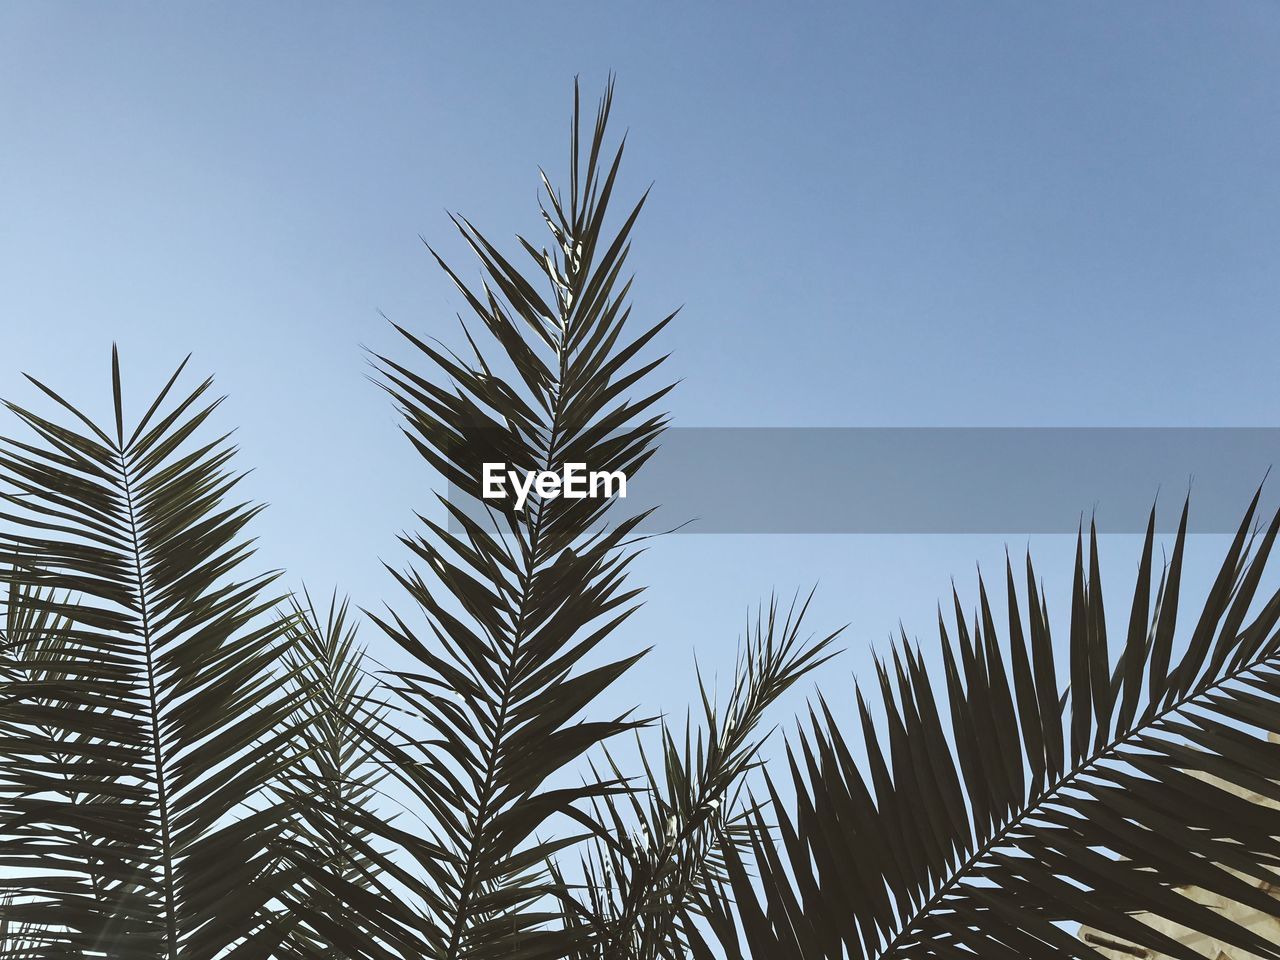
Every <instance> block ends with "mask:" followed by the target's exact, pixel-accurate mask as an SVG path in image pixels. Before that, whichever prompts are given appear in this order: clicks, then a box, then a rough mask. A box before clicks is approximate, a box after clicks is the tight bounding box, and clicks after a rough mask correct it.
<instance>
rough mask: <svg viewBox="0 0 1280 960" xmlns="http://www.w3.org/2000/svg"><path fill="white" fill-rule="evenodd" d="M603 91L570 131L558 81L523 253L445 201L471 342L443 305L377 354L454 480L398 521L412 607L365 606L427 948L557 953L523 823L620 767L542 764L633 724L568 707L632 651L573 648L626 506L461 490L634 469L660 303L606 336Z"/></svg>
mask: <svg viewBox="0 0 1280 960" xmlns="http://www.w3.org/2000/svg"><path fill="white" fill-rule="evenodd" d="M611 97H612V90H610V91H609V92H608V93H607V94H606V95H605V97H604V99H603V100H602V102H601V105H600V108H599V110H598V112H597V114H596V117H595V123H594V128H592V129H589V130H587V131H585V132H584V131H583V129H582V127H583V122H582V116H581V111H580V109H579V105H578V100H577V95H576V91H575V103H574V116H573V128H572V136H571V145H570V147H571V149H570V175H569V187H568V190H567V193H566V194H565V195H564V196H561V195H560V194H559V193H557V192H556V191H555V190H554V189H553V188H552V187H551V186H550V183H549V181H548V180H547V178H546V177H545V175H544V177H543V183H544V186H545V187H546V190H547V194H546V202H545V205H544V207H543V216H544V218H545V221H546V223H547V226H548V228H549V230H550V233H551V239H552V241H553V243H552V245H551V247H550V249H544V248H542V247H540V246H537V245H535V244H534V243H532V242H529V241H527V240H524V239H521V240H520V246H521V253H520V258H519V259H524V258H526V257H527V258H528V259H527V261H526V263H529V264H531V266H529V267H527V268H525V269H522V268H521V267H518V266H517V265H516V264H515V263H513V262H512V261H511V260H508V259H507V258H506V257H505V256H504V255H503V254H501V253H500V252H499V251H498V250H497V248H496V247H495V246H494V245H493V244H491V243H490V242H489V241H488V240H487V239H485V237H484V236H483V235H482V234H481V233H480V232H479V231H477V230H476V229H475V228H474V227H473V226H472V225H471V224H470V223H469V222H467V221H466V220H465V219H462V218H460V217H455V218H454V223H455V225H456V226H457V228H458V230H459V231H460V232H461V235H462V237H463V239H464V240H465V242H466V243H467V244H468V246H469V247H470V249H471V251H472V252H473V253H474V254H475V256H476V257H477V259H478V260H479V262H480V266H481V270H482V272H483V276H484V280H483V282H482V283H481V285H480V287H479V288H478V289H472V288H469V287H468V286H467V285H466V284H464V283H463V282H462V281H461V280H460V279H459V278H458V276H457V274H456V273H454V272H453V271H452V270H451V269H450V268H449V267H448V266H447V265H445V263H444V261H443V260H440V259H439V258H438V257H437V260H439V262H440V265H441V266H442V267H443V268H444V269H445V271H446V272H447V273H448V275H449V276H450V277H451V278H453V280H454V281H455V283H456V284H457V287H458V290H459V291H460V293H461V295H462V297H463V299H464V300H465V301H466V303H467V307H468V310H469V312H470V313H471V314H472V315H473V316H474V318H475V319H477V320H478V321H479V323H480V325H482V326H483V328H484V330H485V331H486V333H487V337H488V341H487V342H488V343H489V345H490V351H489V352H490V354H491V355H490V356H487V357H486V356H484V355H483V354H482V352H481V350H480V348H479V347H478V346H477V344H476V342H475V340H474V339H473V337H472V333H471V332H470V331H469V330H467V328H466V326H465V324H464V332H465V335H466V340H467V343H468V345H469V358H464V357H462V356H458V355H455V354H453V353H451V352H449V351H447V350H445V349H444V348H443V347H437V346H436V345H434V344H432V343H428V342H426V341H424V340H422V339H420V338H418V337H415V336H414V335H413V334H411V333H409V332H408V331H406V330H403V329H400V332H401V333H402V334H403V335H404V336H405V338H406V339H407V340H408V341H409V343H410V344H412V346H413V347H414V349H415V351H416V354H417V356H418V357H419V358H420V359H425V360H426V361H428V362H429V363H430V365H431V366H432V367H433V369H434V374H429V375H423V374H420V373H418V372H415V370H413V369H412V367H411V366H410V365H408V364H406V363H401V362H399V361H397V360H394V359H391V358H388V357H385V356H379V357H378V358H377V364H378V367H379V370H380V371H381V375H382V378H383V383H384V385H385V386H386V388H387V389H388V391H389V392H390V393H391V395H392V396H393V397H394V398H395V401H396V403H397V404H398V406H399V407H400V409H401V410H402V412H403V415H404V418H405V425H404V431H405V433H406V435H407V436H408V437H409V439H410V440H411V442H412V443H413V444H414V446H415V448H416V449H417V450H418V451H419V452H420V453H421V455H422V456H423V457H424V458H425V459H426V461H427V462H428V463H429V464H430V465H431V466H432V467H434V468H435V469H436V470H437V471H438V472H439V473H440V475H441V476H442V477H443V478H444V479H445V480H446V481H447V482H448V483H449V484H451V485H452V486H453V487H454V488H455V489H454V493H453V495H452V496H451V497H448V498H445V497H441V500H442V502H443V504H444V508H445V511H446V514H447V516H448V521H449V522H448V524H443V523H438V522H436V521H433V520H429V519H427V518H421V519H422V523H423V524H424V525H425V528H426V530H425V532H424V533H422V534H419V535H405V536H404V537H403V542H404V543H405V545H406V546H407V547H408V548H409V549H410V550H411V551H412V553H413V554H414V556H415V559H416V561H417V562H418V563H419V564H420V567H421V571H419V570H418V569H409V570H405V571H393V573H394V574H395V576H396V578H397V579H398V581H399V583H400V584H401V585H402V586H403V587H404V588H405V590H406V591H407V592H408V594H409V595H410V597H411V598H412V599H413V600H414V601H415V603H416V606H417V612H416V613H415V614H414V616H413V617H402V616H401V615H399V614H396V613H394V612H391V611H388V612H386V613H384V614H381V615H376V616H375V617H374V618H375V619H376V621H377V622H378V623H379V624H380V625H381V627H382V629H383V630H385V631H386V633H387V634H388V636H390V637H391V638H392V639H393V640H395V642H396V643H397V644H398V645H399V647H400V648H401V649H402V650H403V651H404V652H405V653H406V654H407V655H408V656H409V657H410V658H411V660H412V662H413V666H412V668H410V669H404V670H400V671H396V672H393V673H392V674H390V675H389V677H388V684H389V686H390V688H391V689H392V690H393V691H394V694H395V696H396V698H397V710H398V711H399V714H398V721H397V722H398V723H399V722H400V719H401V718H403V719H404V723H403V727H402V729H401V730H400V731H399V735H398V736H396V737H394V738H392V737H387V738H383V741H382V743H381V750H382V752H383V754H384V756H385V758H386V761H387V763H388V764H389V769H390V770H391V772H392V773H393V775H394V776H395V778H396V780H397V781H398V783H399V785H400V788H399V789H400V790H401V791H402V792H403V793H404V794H406V795H407V796H409V797H411V798H413V799H414V800H415V801H416V803H417V805H418V808H419V810H420V811H421V812H422V814H423V816H424V819H426V820H427V821H429V822H430V823H432V824H433V825H434V830H433V832H432V833H431V835H430V836H428V837H425V838H424V837H421V836H416V835H414V834H413V833H411V832H405V833H400V834H396V835H394V836H395V840H396V842H397V843H398V844H400V845H401V846H402V848H403V849H404V851H405V853H406V854H407V856H408V858H409V860H410V861H411V862H412V864H413V867H414V869H412V870H406V871H405V872H404V873H403V874H402V875H400V876H399V878H398V879H399V881H400V882H403V883H404V884H406V886H407V888H408V889H409V890H410V892H412V893H413V894H414V895H416V896H417V897H418V899H419V901H420V902H421V904H422V907H423V911H424V918H425V921H426V922H425V925H424V933H423V944H422V947H421V953H422V954H423V955H426V956H431V957H444V958H451V960H452V958H461V957H468V958H481V957H488V956H498V955H501V956H504V957H506V956H511V955H513V954H518V955H520V956H522V957H529V958H535V957H562V956H564V955H565V952H566V949H567V944H569V943H570V942H571V940H572V936H573V934H572V931H564V930H557V929H554V928H553V927H552V926H549V925H548V921H550V920H552V919H553V918H554V914H553V913H552V912H549V911H548V910H547V909H546V908H545V907H544V906H543V905H542V901H544V899H545V898H546V897H547V896H548V894H550V893H554V889H555V884H554V883H553V882H552V881H551V880H550V879H549V877H548V876H547V874H546V871H545V869H544V868H543V865H544V864H545V863H546V862H547V860H548V858H549V857H550V856H551V855H552V854H553V853H554V852H555V851H556V850H558V849H562V847H563V846H564V845H565V844H567V843H570V842H572V841H573V837H572V836H569V837H561V838H560V839H556V840H550V839H537V838H535V833H536V832H537V831H539V830H540V829H541V828H542V827H543V826H544V824H546V823H547V822H548V820H549V819H551V818H553V817H556V816H557V815H565V816H568V817H571V818H578V819H583V818H584V817H585V815H584V814H583V813H581V812H580V806H581V803H582V802H583V801H586V800H589V799H590V798H592V797H598V796H601V795H604V794H606V793H608V792H609V791H611V790H616V789H619V786H618V785H616V784H609V783H596V782H593V783H588V784H586V785H580V786H567V787H562V786H555V787H552V786H549V785H548V781H549V780H550V779H551V778H552V777H553V776H554V775H555V774H556V773H557V771H560V770H561V769H562V768H564V767H565V766H566V765H567V764H569V763H571V762H572V761H573V760H574V759H575V758H577V757H579V756H581V755H582V754H584V753H585V752H586V751H588V750H589V749H591V748H592V747H593V746H595V745H596V744H598V743H600V742H602V741H604V740H606V739H608V738H609V737H612V736H614V735H616V734H617V733H620V732H622V731H625V730H628V729H631V728H633V727H634V725H635V721H634V720H631V719H629V718H628V717H627V716H625V715H607V716H605V717H604V718H600V719H594V718H593V719H590V720H586V721H583V722H577V718H578V717H579V716H580V714H582V713H583V711H584V710H586V708H587V707H588V706H589V705H590V704H591V702H592V701H593V700H594V699H595V698H596V697H597V696H598V695H599V694H600V693H601V692H602V691H603V690H604V689H605V688H606V687H608V686H609V685H610V684H611V683H612V682H613V681H614V680H615V679H616V678H617V677H618V676H619V675H620V674H621V673H622V672H623V671H624V670H625V669H626V668H627V667H628V666H629V665H630V664H631V663H632V662H633V661H634V659H635V658H634V657H629V658H626V659H621V660H616V659H615V660H606V661H605V662H604V664H603V665H600V666H595V667H592V668H590V669H587V668H583V667H581V666H580V664H581V662H582V661H583V659H584V658H585V657H587V656H588V655H589V654H591V652H592V651H593V650H595V649H596V648H598V647H599V645H600V644H601V643H602V641H604V640H605V639H606V638H607V637H608V636H609V635H610V633H611V632H612V631H613V630H614V629H615V628H616V627H617V626H618V624H620V623H621V622H622V621H624V620H625V619H626V618H627V617H628V616H630V614H631V613H632V611H633V610H634V609H635V606H636V605H635V603H634V600H635V597H636V594H637V593H638V591H637V590H635V589H632V588H629V587H627V586H626V582H625V579H626V572H627V569H628V566H629V565H630V563H631V560H632V558H633V556H634V549H633V548H631V547H630V546H629V544H630V543H631V542H632V540H634V538H635V531H636V527H637V524H638V523H639V522H640V520H641V518H640V517H638V516H631V517H627V518H625V519H622V520H621V521H618V522H611V520H612V514H613V512H614V508H613V506H612V503H611V501H610V500H608V499H604V498H588V499H581V500H575V499H568V498H543V497H539V496H537V495H536V493H535V495H534V496H533V497H532V498H531V500H530V503H529V505H528V506H527V508H526V509H524V510H517V509H516V505H515V503H514V502H513V501H512V500H510V499H508V500H507V501H504V502H495V501H489V502H487V503H486V504H485V506H486V508H487V509H486V510H481V511H473V510H468V509H466V502H467V498H468V497H470V498H472V502H474V503H479V502H480V497H479V494H480V492H481V481H482V477H483V464H484V463H486V462H504V463H506V464H508V465H510V467H511V468H512V469H542V470H549V471H556V472H559V471H560V470H561V469H562V468H563V465H564V464H567V463H581V464H587V465H588V466H589V469H591V470H609V471H614V470H621V471H624V472H625V473H626V475H627V476H628V477H634V475H635V473H636V472H637V471H638V470H639V469H640V467H641V465H642V464H643V463H644V462H645V461H646V460H647V459H648V457H649V456H650V454H651V453H652V452H653V450H654V442H655V440H656V439H657V437H658V435H659V434H660V433H661V431H662V429H663V426H664V423H665V420H664V418H663V417H662V416H661V415H658V414H655V413H653V412H652V410H653V408H654V405H655V404H656V403H657V402H658V401H659V399H660V398H661V397H662V396H663V395H664V394H665V393H666V388H663V389H657V390H653V391H643V392H642V393H641V394H640V395H639V396H638V397H635V398H631V397H630V396H629V395H628V392H629V391H631V390H632V389H633V388H636V387H638V386H639V385H640V384H641V382H642V380H643V379H644V378H645V376H646V375H647V374H648V373H650V372H651V371H652V370H653V368H654V367H655V366H656V365H657V364H658V363H659V362H660V361H658V360H654V361H649V362H640V361H638V360H637V359H636V358H637V356H638V355H639V354H640V352H641V351H642V349H643V348H644V347H645V346H646V345H647V344H648V343H649V342H650V341H651V340H652V338H653V337H654V336H655V335H656V334H657V333H658V331H659V330H661V329H662V327H663V326H664V325H665V324H666V323H667V322H668V320H670V317H668V318H667V319H666V320H663V321H661V322H660V323H658V324H656V325H654V326H652V327H650V328H648V329H647V330H645V331H643V332H642V333H640V334H639V336H636V337H633V338H631V339H627V338H626V337H625V336H624V329H625V328H626V326H627V321H628V319H629V312H630V311H629V307H628V306H627V303H626V298H627V294H628V290H629V288H630V281H625V282H624V281H623V280H621V279H620V278H621V276H622V270H623V269H624V265H625V262H626V258H627V253H628V249H629V238H630V234H631V229H632V226H633V224H634V223H635V220H636V217H637V216H638V214H639V212H640V207H641V206H642V205H643V200H642V201H641V202H640V203H639V204H637V205H636V206H635V207H634V208H632V209H631V211H630V212H629V213H628V214H627V215H626V216H625V217H624V218H623V219H622V221H621V223H620V224H619V225H618V226H616V227H612V226H611V223H610V219H609V217H608V214H609V211H610V203H611V201H612V199H613V193H614V188H615V184H616V179H617V175H618V169H619V164H620V161H621V157H622V149H621V147H619V148H618V149H617V151H616V152H615V153H614V154H613V156H612V159H610V158H609V157H608V156H606V153H605V142H606V126H607V123H608V118H609V111H610V103H611ZM418 617H421V619H423V620H425V624H426V626H425V627H421V626H416V625H415V623H414V622H412V621H414V620H415V618H418ZM411 718H416V720H417V721H418V723H417V725H416V726H415V725H414V724H413V723H412V722H411Z"/></svg>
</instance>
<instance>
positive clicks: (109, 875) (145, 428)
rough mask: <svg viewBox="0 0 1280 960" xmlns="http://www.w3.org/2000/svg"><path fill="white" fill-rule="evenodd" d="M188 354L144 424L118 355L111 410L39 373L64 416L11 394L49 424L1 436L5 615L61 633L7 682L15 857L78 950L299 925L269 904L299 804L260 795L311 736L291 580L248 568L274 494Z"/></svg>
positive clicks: (139, 950)
mask: <svg viewBox="0 0 1280 960" xmlns="http://www.w3.org/2000/svg"><path fill="white" fill-rule="evenodd" d="M183 367H185V361H184V364H183V366H182V367H179V369H178V371H177V372H176V373H175V374H174V375H173V376H172V377H171V378H170V380H169V381H168V383H166V385H165V386H164V388H163V389H162V390H161V391H160V393H159V395H158V396H157V397H156V398H155V399H154V401H153V402H152V403H150V404H149V405H148V407H147V408H146V411H145V413H144V414H143V416H142V417H141V418H140V419H139V420H138V421H137V422H136V423H129V424H128V426H126V423H127V417H126V412H125V406H124V399H123V388H122V384H121V375H120V365H119V358H118V356H117V355H116V354H115V353H114V352H113V356H112V402H111V410H112V417H111V420H110V422H108V423H107V424H106V425H99V424H98V423H96V422H95V421H94V420H93V418H91V417H90V416H89V415H87V414H85V413H83V412H81V411H80V410H79V409H77V408H76V407H74V406H73V405H72V404H70V403H69V402H68V401H66V400H64V399H63V398H62V397H61V396H60V395H59V394H57V393H56V392H54V391H53V390H52V389H50V388H48V387H46V386H44V385H43V384H41V383H39V382H38V381H34V380H33V381H32V382H33V383H35V385H36V386H37V387H39V389H40V390H41V391H42V392H43V393H44V394H45V396H46V399H48V400H51V401H53V403H54V404H55V405H56V407H57V409H58V413H59V414H60V416H59V417H57V418H46V417H44V416H40V415H38V414H36V413H34V412H31V411H29V410H28V409H26V408H25V407H20V406H18V405H16V404H13V403H9V404H7V406H8V409H9V410H10V411H12V412H13V413H14V414H16V416H17V417H18V419H19V420H20V421H22V423H23V424H24V425H25V426H26V427H27V428H28V429H29V431H30V432H31V433H32V434H33V435H34V437H33V439H30V440H20V439H7V440H5V441H4V442H3V449H2V450H0V503H3V505H4V506H3V508H0V522H3V523H4V524H5V527H6V529H5V531H4V540H5V541H6V543H7V545H8V549H7V550H6V556H5V562H6V566H7V569H8V576H9V579H10V581H11V584H10V589H9V595H8V602H9V608H10V610H9V613H10V617H11V618H12V617H13V616H14V613H15V610H16V611H17V614H18V616H19V617H26V618H27V621H28V623H35V624H41V623H42V624H43V626H39V627H38V628H37V629H36V630H35V632H36V633H37V634H45V637H44V639H43V640H40V641H37V642H36V643H34V644H29V645H28V646H27V647H26V648H25V649H26V651H28V652H25V653H24V652H22V651H21V649H20V650H19V652H18V654H17V655H18V657H19V660H18V662H17V663H16V666H17V667H18V668H19V669H22V670H25V671H26V674H27V682H26V683H25V684H20V685H19V686H18V687H17V688H16V689H15V688H13V687H10V689H9V691H8V693H7V694H6V704H5V707H4V710H5V714H6V716H7V718H8V720H7V722H6V726H5V731H4V733H5V740H4V745H3V749H0V757H2V762H3V770H0V791H2V794H3V795H2V796H0V811H3V821H2V822H0V864H3V866H4V867H5V868H6V869H7V870H9V871H11V872H12V873H16V874H17V879H15V880H7V881H6V885H7V887H8V888H9V889H10V890H12V891H13V892H14V896H15V900H17V901H20V902H22V903H24V904H27V905H28V908H27V909H28V911H29V912H30V916H29V917H27V918H26V919H28V920H29V921H30V922H31V923H34V924H36V925H37V926H39V927H41V928H44V929H61V930H64V931H65V932H66V936H65V938H64V942H65V944H66V945H67V947H68V948H69V949H71V950H73V951H74V952H75V955H76V956H85V957H91V956H110V957H113V958H121V960H130V958H147V960H154V958H166V960H176V958H184V960H186V958H201V957H214V956H219V955H223V951H228V950H230V951H234V952H233V953H229V954H226V955H236V956H240V955H244V956H249V955H263V953H262V952H263V951H264V950H269V949H270V947H271V944H273V943H274V942H276V941H278V940H279V939H281V938H283V937H284V936H285V935H286V934H287V932H288V931H287V924H282V923H278V922H272V921H271V919H270V914H269V913H268V912H267V911H266V909H265V908H266V905H267V904H268V902H269V901H270V900H271V899H272V897H273V895H274V894H275V892H276V890H277V889H278V886H279V885H280V884H281V883H282V882H283V880H282V874H281V872H280V871H279V870H278V869H277V867H278V861H279V857H278V853H277V851H275V850H274V848H273V842H274V840H275V839H276V838H277V837H278V836H279V835H280V834H281V832H282V831H283V830H284V827H285V824H286V823H287V822H288V816H289V814H288V811H287V810H285V809H284V808H283V806H275V807H266V808H264V809H262V810H259V811H257V812H254V813H251V812H250V811H249V809H248V807H247V806H246V805H247V803H248V802H249V801H250V800H252V799H254V798H259V797H261V796H263V795H264V792H265V790H266V788H267V785H268V784H269V783H270V782H271V781H272V780H273V778H274V777H275V776H276V775H277V773H278V772H279V770H280V768H281V767H282V765H283V764H284V763H285V762H286V761H287V758H288V757H290V756H291V755H293V754H294V753H295V745H294V743H293V738H294V734H293V732H292V725H291V724H289V723H288V718H289V717H290V716H291V715H292V714H293V713H294V711H295V709H296V706H295V703H294V699H295V698H294V697H291V696H290V695H289V694H288V691H287V689H286V685H287V683H288V682H289V678H288V676H287V675H286V674H284V673H283V672H282V671H280V670H278V669H277V662H278V659H279V657H280V655H281V652H282V650H283V649H284V647H285V645H286V638H285V637H284V636H282V634H281V629H280V626H279V624H278V622H277V620H276V619H275V618H274V617H272V616H270V614H271V610H272V607H273V606H274V605H275V604H276V602H277V601H278V599H279V598H278V597H276V596H273V595H271V594H269V593H268V591H269V589H270V587H271V584H272V582H273V581H274V579H275V576H276V575H275V574H273V573H266V574H253V573H249V574H246V573H245V572H244V567H245V563H246V561H247V560H248V559H249V557H250V555H251V553H252V546H251V544H252V541H250V540H247V539H245V537H244V530H245V528H246V526H247V524H248V523H249V522H250V521H251V520H252V518H253V516H254V515H255V514H256V513H257V511H258V508H257V507H254V506H252V505H249V504H245V503H240V502H237V501H236V500H235V499H234V491H235V488H236V484H237V483H238V481H239V479H240V477H239V475H238V474H237V473H236V472H234V470H233V469H232V468H231V461H232V457H233V452H234V451H233V448H232V447H231V446H230V445H229V444H228V443H227V442H226V438H225V436H222V437H217V436H214V437H212V438H202V433H203V429H204V427H205V424H206V422H207V421H208V420H209V418H210V416H211V414H213V412H214V410H215V408H216V407H217V406H218V404H219V402H220V401H218V400H210V399H209V398H208V391H209V387H210V385H211V381H209V380H205V381H203V382H201V383H200V384H199V385H197V386H195V387H194V388H193V389H190V390H189V391H187V392H185V393H183V394H175V393H174V391H175V388H176V387H177V385H178V383H179V380H180V375H181V373H182V370H183ZM55 622H56V623H57V624H58V625H59V627H58V630H57V631H55V632H52V633H51V632H50V631H48V629H47V627H48V626H49V625H50V624H52V623H55ZM55 637H56V640H55ZM55 643H56V644H57V645H58V646H57V656H56V659H51V653H50V649H51V644H55ZM39 669H43V671H44V672H43V674H40V675H36V674H35V673H34V672H33V671H36V670H39ZM54 744H56V749H51V745H54ZM37 908H41V909H43V912H42V913H41V912H39V910H38V909H37Z"/></svg>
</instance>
